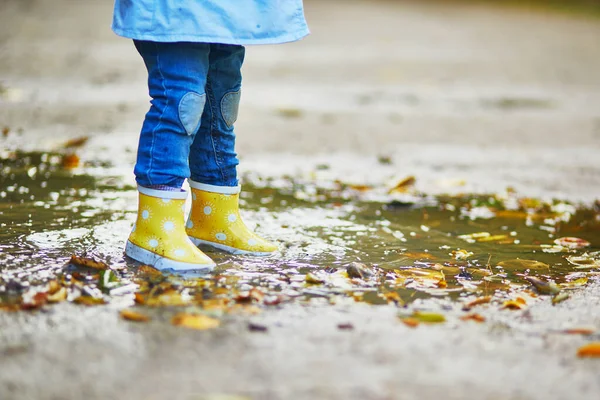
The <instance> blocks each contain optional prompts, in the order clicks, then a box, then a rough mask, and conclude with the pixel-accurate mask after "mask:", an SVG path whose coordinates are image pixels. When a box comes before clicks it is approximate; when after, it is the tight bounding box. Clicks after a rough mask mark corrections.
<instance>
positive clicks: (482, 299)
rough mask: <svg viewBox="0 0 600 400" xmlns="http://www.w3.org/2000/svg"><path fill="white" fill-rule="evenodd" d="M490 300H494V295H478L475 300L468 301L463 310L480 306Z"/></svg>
mask: <svg viewBox="0 0 600 400" xmlns="http://www.w3.org/2000/svg"><path fill="white" fill-rule="evenodd" d="M490 301H492V296H484V297H478V298H476V299H475V300H472V301H470V302H468V303H467V304H465V306H464V307H463V310H470V309H471V308H473V307H475V306H478V305H480V304H487V303H489V302H490Z"/></svg>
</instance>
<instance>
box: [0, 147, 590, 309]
mask: <svg viewBox="0 0 600 400" xmlns="http://www.w3.org/2000/svg"><path fill="white" fill-rule="evenodd" d="M0 165H1V171H2V173H1V175H0V182H1V185H0V189H1V190H0V225H1V227H2V229H1V230H0V299H1V298H2V297H4V298H5V300H6V298H7V295H8V294H12V295H14V294H15V293H16V294H20V293H21V292H24V291H27V290H28V289H29V288H31V287H35V286H36V285H43V284H44V283H45V282H47V281H48V280H53V279H61V280H63V281H65V279H66V280H67V281H68V280H70V279H71V277H72V274H73V273H74V271H78V269H77V268H76V267H74V266H72V265H69V258H70V256H71V255H72V254H77V255H79V256H85V257H94V258H96V259H99V260H102V261H105V262H106V263H107V264H109V265H110V266H111V267H113V268H115V269H119V271H120V272H119V279H121V280H122V283H123V287H129V288H131V287H132V286H131V285H129V286H127V284H128V283H130V282H131V280H132V279H134V277H133V273H134V272H135V271H136V267H137V265H136V263H135V262H133V261H132V260H128V259H125V258H124V257H123V254H122V249H123V246H124V241H125V239H126V237H127V235H128V233H129V229H130V227H131V225H132V224H133V221H134V219H135V207H136V193H135V191H134V189H133V187H127V186H124V185H123V183H122V179H121V178H118V177H105V176H103V177H98V176H92V175H90V174H88V173H86V171H91V170H93V169H89V168H88V169H81V170H80V169H72V168H67V167H69V165H67V164H66V163H65V159H64V156H63V155H60V154H47V153H27V154H25V153H5V154H2V157H1V158H0ZM374 194H375V195H374ZM242 203H243V208H244V210H245V214H244V216H245V218H246V220H247V221H248V222H249V225H253V227H254V228H255V229H256V230H257V231H258V232H259V233H261V234H263V235H264V236H266V237H268V238H270V239H272V240H275V241H277V242H278V243H279V244H280V249H281V250H280V252H278V253H277V254H275V255H273V256H271V257H267V258H253V257H237V256H230V255H224V254H219V253H213V252H209V255H210V256H211V257H213V258H214V259H215V261H216V262H217V264H218V268H217V271H216V273H215V274H214V275H212V276H209V277H198V276H194V275H187V276H184V277H183V280H181V279H182V278H181V277H173V276H166V277H165V278H164V279H166V280H170V281H171V282H175V281H177V282H184V284H183V286H185V285H186V284H185V282H189V281H190V280H193V279H200V280H202V282H204V283H206V282H209V283H206V284H204V283H203V285H204V289H205V291H206V289H207V288H210V290H213V289H215V288H218V287H219V288H221V289H225V291H229V292H230V294H232V295H237V294H239V293H240V292H243V291H245V290H248V289H249V288H252V287H260V288H261V290H263V291H264V292H265V293H267V294H270V295H278V296H284V297H285V299H287V300H293V299H296V298H302V299H307V298H313V297H324V298H328V299H332V298H334V297H336V296H352V297H354V298H355V299H357V300H364V301H367V302H371V303H386V302H387V301H388V300H389V299H390V298H391V297H390V295H389V294H390V293H396V294H397V295H398V297H399V298H400V299H401V300H402V301H403V302H409V301H411V300H413V299H415V298H421V297H430V296H449V297H450V298H458V297H460V296H464V295H466V294H477V295H493V294H496V293H508V292H511V291H514V290H516V289H523V288H526V287H528V283H527V282H525V281H524V280H523V277H524V276H526V275H533V276H536V277H540V278H543V279H551V280H555V281H556V282H557V283H559V284H563V285H564V287H566V288H571V287H578V286H583V285H585V282H586V280H587V279H588V278H589V277H593V276H595V275H596V274H597V271H598V270H600V260H599V259H600V253H599V252H598V251H599V250H600V210H599V209H598V207H597V205H596V206H593V205H592V206H587V207H583V206H580V207H575V206H574V205H571V204H568V203H565V202H560V201H551V202H542V201H539V200H536V199H522V198H519V197H518V196H516V195H515V194H514V193H510V192H508V193H503V194H496V195H492V196H485V197H482V196H479V197H473V196H468V195H465V196H454V197H435V198H434V197H427V196H425V195H423V194H419V193H415V192H412V191H411V190H410V188H409V189H408V190H403V193H392V194H390V193H389V192H387V190H385V188H368V187H355V186H350V185H345V184H343V183H341V182H327V183H326V184H323V183H322V182H321V183H320V184H316V183H315V182H300V181H295V180H294V179H292V178H283V179H279V180H277V181H273V180H271V181H264V180H262V179H260V177H256V176H250V175H249V176H247V177H246V186H245V191H244V193H243V196H242ZM561 237H577V238H579V239H581V240H582V241H581V242H579V244H578V245H575V244H573V243H566V242H564V241H563V242H561V241H560V238H561ZM586 242H588V243H586ZM577 247H579V248H577ZM352 262H359V263H362V264H364V269H362V270H361V271H362V272H361V273H360V275H362V276H357V275H356V273H354V274H352V273H351V274H350V275H351V276H349V275H348V272H347V266H348V265H349V264H350V263H352ZM361 268H363V267H361ZM87 272H88V275H87V277H85V278H82V279H83V280H84V281H85V284H86V285H89V286H91V287H95V286H98V283H97V279H98V278H97V275H95V274H94V273H93V271H87ZM215 276H216V278H213V277H215ZM223 282H225V283H223ZM137 283H138V286H137V288H138V289H139V288H140V287H141V288H144V287H146V286H147V285H145V284H144V283H143V282H142V283H141V284H140V281H139V280H138V281H137ZM192 286H193V285H192ZM135 288H136V287H135V286H133V289H132V290H136V289H135ZM146 289H147V287H146ZM132 290H129V291H128V290H123V293H124V294H132ZM215 293H216V292H215ZM219 293H221V294H223V293H224V291H223V290H221V292H219ZM119 294H121V293H119ZM103 296H104V297H105V299H106V300H107V301H110V299H111V296H112V295H111V294H110V293H105V294H104V295H103ZM13 297H14V296H13ZM113 297H114V296H113ZM398 297H393V298H394V299H396V300H397V299H398Z"/></svg>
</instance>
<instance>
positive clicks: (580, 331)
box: [562, 328, 596, 335]
mask: <svg viewBox="0 0 600 400" xmlns="http://www.w3.org/2000/svg"><path fill="white" fill-rule="evenodd" d="M562 333H566V334H567V335H593V334H594V333H596V329H593V328H569V329H565V330H563V331H562Z"/></svg>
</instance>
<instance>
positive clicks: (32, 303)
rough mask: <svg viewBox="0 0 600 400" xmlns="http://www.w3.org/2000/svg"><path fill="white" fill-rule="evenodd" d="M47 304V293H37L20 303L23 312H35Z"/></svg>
mask: <svg viewBox="0 0 600 400" xmlns="http://www.w3.org/2000/svg"><path fill="white" fill-rule="evenodd" d="M46 303H48V293H46V292H38V293H36V294H34V295H33V296H31V297H29V298H27V299H26V300H24V301H23V303H21V309H23V310H35V309H38V308H40V307H42V306H44V305H45V304H46Z"/></svg>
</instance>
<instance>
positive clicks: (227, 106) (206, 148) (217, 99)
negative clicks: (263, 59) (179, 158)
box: [189, 44, 245, 186]
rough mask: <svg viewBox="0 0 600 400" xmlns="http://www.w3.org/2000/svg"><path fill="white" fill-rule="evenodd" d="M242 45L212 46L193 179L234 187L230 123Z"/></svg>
mask: <svg viewBox="0 0 600 400" xmlns="http://www.w3.org/2000/svg"><path fill="white" fill-rule="evenodd" d="M244 53H245V49H244V47H243V46H236V45H226V44H211V45H210V56H209V63H210V68H209V71H208V77H207V81H206V106H205V108H204V113H203V115H202V123H201V125H200V129H199V131H198V133H197V135H196V137H195V138H194V142H193V144H192V148H191V152H190V159H189V165H190V169H191V177H192V180H194V181H196V182H201V183H204V184H209V185H216V186H237V184H238V180H237V172H236V166H237V165H238V163H239V162H238V159H237V155H236V153H235V134H234V131H233V124H234V122H235V120H236V119H237V113H238V104H239V101H240V89H241V84H242V74H241V68H242V63H243V62H244Z"/></svg>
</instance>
